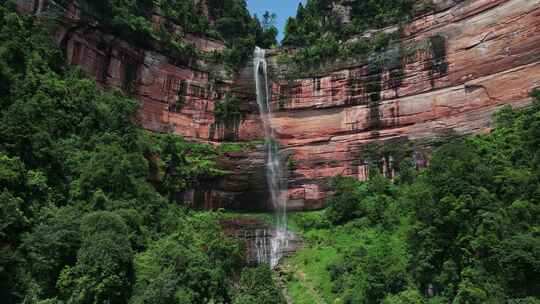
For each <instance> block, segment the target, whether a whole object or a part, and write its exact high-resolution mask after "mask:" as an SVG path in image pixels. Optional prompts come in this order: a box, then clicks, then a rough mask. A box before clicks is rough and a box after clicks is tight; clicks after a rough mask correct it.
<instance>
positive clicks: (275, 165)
mask: <svg viewBox="0 0 540 304" xmlns="http://www.w3.org/2000/svg"><path fill="white" fill-rule="evenodd" d="M253 66H254V76H255V85H256V89H257V104H258V106H259V113H260V116H261V120H262V122H263V125H264V133H265V138H266V154H267V159H266V180H267V183H268V188H269V189H270V198H271V200H272V207H273V209H274V213H275V220H276V223H275V225H276V226H275V230H274V233H273V235H272V239H271V252H270V258H269V260H270V261H269V263H270V266H271V267H272V268H273V267H274V266H276V265H277V263H278V262H279V260H280V258H281V257H282V256H283V253H284V251H285V250H286V248H287V247H288V245H289V244H288V243H289V235H288V231H287V197H286V192H285V191H284V189H285V187H283V174H282V170H281V162H280V158H279V151H278V143H277V141H276V137H275V133H274V129H273V128H272V125H271V124H272V107H271V106H270V95H269V91H268V75H267V63H266V52H265V51H264V50H263V49H261V48H259V47H256V48H255V52H254V54H253Z"/></svg>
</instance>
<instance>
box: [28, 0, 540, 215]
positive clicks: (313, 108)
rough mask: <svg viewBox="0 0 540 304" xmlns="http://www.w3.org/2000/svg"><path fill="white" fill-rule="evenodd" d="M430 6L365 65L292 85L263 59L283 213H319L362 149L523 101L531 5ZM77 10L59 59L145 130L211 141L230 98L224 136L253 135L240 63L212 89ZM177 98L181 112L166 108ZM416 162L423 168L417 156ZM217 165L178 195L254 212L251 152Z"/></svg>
mask: <svg viewBox="0 0 540 304" xmlns="http://www.w3.org/2000/svg"><path fill="white" fill-rule="evenodd" d="M19 2H20V8H21V9H22V10H25V11H29V12H39V11H41V10H43V9H44V7H46V4H47V2H49V1H44V0H41V1H19ZM435 2H436V3H437V6H438V10H437V12H436V13H433V14H428V15H425V16H422V17H419V18H417V19H416V20H414V21H413V22H411V23H410V24H408V25H407V26H405V28H404V30H403V34H402V41H401V44H400V46H401V47H400V48H397V49H396V48H393V49H392V50H390V51H388V52H387V53H386V54H383V55H384V56H383V58H385V60H383V63H382V64H381V65H379V66H377V67H376V68H375V69H374V68H373V65H372V64H371V63H369V62H366V61H362V60H358V61H354V60H352V61H351V62H341V63H336V64H334V65H329V66H326V67H325V68H324V69H322V70H321V72H320V73H316V74H315V75H310V77H304V78H297V79H292V80H291V79H286V78H285V77H284V73H285V72H286V71H287V67H284V66H280V64H279V63H278V62H277V60H276V57H277V56H271V58H269V61H270V62H271V65H272V71H273V73H272V74H273V75H272V78H273V79H274V81H273V82H272V85H271V91H272V103H273V107H274V109H275V111H276V113H275V114H274V120H273V122H272V123H273V126H274V128H275V129H276V133H277V134H278V139H279V141H280V144H281V146H282V153H283V154H284V155H287V156H288V157H289V158H290V159H292V160H294V161H293V162H292V163H294V166H288V170H289V172H288V179H289V206H290V208H292V209H315V208H320V207H321V206H322V205H323V202H324V198H325V196H326V191H325V189H324V186H323V185H324V181H325V179H326V178H328V177H331V176H334V175H337V174H342V175H347V176H353V177H356V178H359V179H365V178H366V177H367V165H366V156H365V148H366V146H367V145H368V144H369V143H373V142H383V143H384V142H387V143H389V142H392V141H394V140H397V139H403V138H406V139H410V140H415V141H418V142H426V141H428V140H430V139H433V138H435V137H440V136H443V135H444V134H447V133H448V132H449V131H452V132H454V133H456V134H459V135H461V134H470V133H479V132H486V131H489V126H490V121H491V115H492V114H493V113H494V112H495V111H496V110H497V109H499V108H500V107H501V106H502V105H505V104H511V105H514V106H523V105H526V104H528V103H529V102H530V99H529V97H528V94H529V93H530V92H531V91H532V90H533V89H534V88H538V87H540V0H469V1H457V0H437V1H435ZM81 14H83V12H81V11H80V9H79V8H78V7H77V6H76V5H74V4H73V3H72V4H71V5H70V6H69V8H68V10H67V12H66V18H65V20H64V22H63V25H62V27H61V29H60V30H59V31H58V32H57V34H56V38H57V41H58V42H59V43H60V44H61V46H62V47H63V49H64V51H65V53H66V57H67V59H68V61H69V63H71V64H74V65H78V66H80V67H81V68H82V69H83V70H84V71H86V72H87V73H88V74H89V75H92V76H93V77H95V78H96V80H97V81H98V82H100V83H101V84H102V85H103V86H104V87H109V88H118V89H121V90H123V91H125V92H127V93H129V94H131V95H132V96H133V97H135V98H137V99H139V100H140V101H141V103H142V110H141V117H142V122H143V124H144V126H145V127H147V128H148V129H151V130H155V131H172V132H174V133H176V134H179V135H182V136H184V137H186V138H188V139H193V140H198V141H213V142H216V143H217V142H219V141H221V140H223V138H224V136H225V135H226V133H227V132H228V131H230V130H227V128H223V126H222V125H220V124H216V122H215V119H214V115H213V109H214V103H215V102H216V101H217V100H220V99H222V98H223V96H224V93H225V92H226V91H228V90H233V91H235V92H237V93H238V94H241V95H242V96H243V97H244V98H245V99H246V100H249V104H248V105H246V109H247V110H248V113H247V115H246V117H245V119H244V120H243V121H242V122H239V124H238V125H236V126H234V131H235V132H234V133H235V134H234V135H235V136H234V137H236V139H238V140H244V141H245V140H252V139H261V138H262V137H263V135H262V134H263V132H262V130H261V125H260V122H259V117H258V114H257V113H256V111H255V110H254V109H256V106H255V98H254V95H253V90H254V85H253V80H252V79H251V78H252V76H251V68H250V67H249V66H248V67H246V68H245V69H243V70H242V71H241V72H240V73H238V74H236V75H234V76H233V77H226V76H224V77H219V78H218V79H220V81H218V82H215V81H212V79H216V78H215V77H214V75H215V74H218V75H221V74H223V69H222V67H219V66H212V65H209V64H208V63H205V62H196V63H190V64H182V63H179V62H176V61H175V60H172V59H170V58H167V57H166V56H163V55H162V54H159V52H155V51H147V50H141V49H137V48H134V47H133V46H131V45H129V44H127V43H126V42H123V41H120V40H118V39H117V38H116V37H112V36H110V35H105V34H104V33H101V32H100V31H99V30H97V29H95V28H92V27H89V26H88V25H83V24H81V22H80V21H81ZM158 19H159V18H158V17H156V20H158ZM157 22H158V21H157ZM390 30H391V29H390ZM184 38H185V39H186V40H187V41H188V42H191V43H194V44H195V45H197V47H198V48H199V49H201V50H206V51H209V50H213V49H222V48H224V45H223V43H221V42H219V41H214V40H208V39H205V38H202V37H193V36H190V35H186V36H185V37H184ZM278 53H279V51H277V52H275V54H278ZM179 98H183V99H184V100H185V102H184V106H183V107H181V108H175V106H174V104H175V102H176V101H178V100H179ZM229 129H230V128H229ZM418 152H421V151H418ZM415 155H417V157H415V160H416V161H417V163H418V165H419V166H422V165H423V163H424V162H425V160H424V158H423V157H422V153H416V154H415ZM223 163H224V165H225V166H227V168H229V169H230V170H231V171H232V172H234V174H233V175H232V176H231V177H229V178H227V179H225V180H222V181H220V182H218V183H217V184H216V185H215V186H214V188H213V189H209V190H207V191H206V192H204V193H192V194H189V195H188V196H190V197H191V200H192V201H198V203H197V205H200V206H201V207H205V208H215V207H219V206H226V207H233V208H238V207H240V208H242V207H245V206H248V207H253V209H255V207H256V206H258V205H259V204H258V202H257V201H261V200H264V197H265V196H266V195H267V193H266V192H267V191H266V189H265V182H264V174H263V171H264V154H263V153H262V146H261V145H259V146H258V147H256V148H254V149H252V150H251V151H250V152H245V153H240V154H238V155H229V156H228V157H224V159H223ZM381 168H384V169H383V171H384V173H386V174H388V175H391V174H392V172H393V168H392V158H391V156H390V157H388V158H385V159H383V160H382V161H381ZM196 198H198V199H196Z"/></svg>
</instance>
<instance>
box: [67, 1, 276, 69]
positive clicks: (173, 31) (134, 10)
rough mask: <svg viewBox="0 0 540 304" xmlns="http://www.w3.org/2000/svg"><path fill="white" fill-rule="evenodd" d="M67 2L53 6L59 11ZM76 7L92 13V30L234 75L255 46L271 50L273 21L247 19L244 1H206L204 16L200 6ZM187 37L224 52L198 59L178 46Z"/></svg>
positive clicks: (267, 16)
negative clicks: (214, 43) (156, 19)
mask: <svg viewBox="0 0 540 304" xmlns="http://www.w3.org/2000/svg"><path fill="white" fill-rule="evenodd" d="M67 2H68V1H65V0H64V1H59V3H60V5H63V7H65V6H67ZM80 4H81V5H82V6H83V9H84V10H85V11H87V12H92V17H93V18H95V20H96V21H97V22H98V25H97V26H99V28H100V29H101V30H102V31H104V32H105V33H107V32H109V33H112V34H114V35H116V36H117V37H121V38H123V39H125V40H126V41H129V42H130V43H131V44H134V45H137V46H140V47H144V48H149V49H151V48H157V49H158V50H160V51H162V52H163V53H165V54H167V55H169V56H171V57H172V58H177V59H180V60H183V61H185V62H190V61H191V62H192V61H194V59H197V58H205V59H207V60H211V61H215V62H219V63H224V64H226V65H227V66H228V67H229V68H231V69H234V68H236V67H238V66H239V65H241V64H243V63H244V62H245V61H246V60H247V58H248V56H249V55H250V54H251V52H252V50H253V48H254V47H255V45H258V46H261V47H264V48H270V47H272V46H275V45H276V44H277V41H276V36H277V29H276V27H275V26H274V23H273V16H272V15H271V14H269V13H267V14H264V15H263V16H261V18H262V19H259V18H258V17H257V16H251V14H250V13H249V11H248V9H247V7H246V3H245V1H244V0H209V1H208V11H207V12H205V11H204V9H203V6H202V4H201V1H172V0H164V1H151V0H144V1H119V0H115V1H103V0H101V1H86V0H84V1H80ZM154 14H158V15H159V16H161V17H163V20H164V22H161V23H160V24H159V26H158V27H157V28H156V26H154V24H153V21H152V17H153V15H154ZM210 21H212V22H210ZM89 23H92V22H89ZM187 33H189V34H195V35H198V36H204V37H208V38H213V39H217V40H220V41H224V42H226V45H227V49H226V50H225V51H224V52H223V53H217V52H216V53H213V54H209V55H208V54H203V53H201V52H200V51H199V50H198V49H197V48H196V47H195V46H194V45H192V44H189V43H185V42H184V41H183V39H182V38H183V35H185V34H187Z"/></svg>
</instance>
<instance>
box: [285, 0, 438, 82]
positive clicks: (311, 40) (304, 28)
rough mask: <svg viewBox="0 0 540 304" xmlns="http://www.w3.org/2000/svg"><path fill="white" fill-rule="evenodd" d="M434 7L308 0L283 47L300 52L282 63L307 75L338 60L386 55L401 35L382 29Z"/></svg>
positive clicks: (412, 0)
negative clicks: (372, 31) (292, 48)
mask: <svg viewBox="0 0 540 304" xmlns="http://www.w3.org/2000/svg"><path fill="white" fill-rule="evenodd" d="M432 5H433V2H432V0H423V1H417V0H389V1H376V0H368V1H366V0H354V1H331V0H309V1H307V3H306V5H305V6H304V5H302V4H299V6H298V11H297V15H296V17H295V18H292V17H291V18H289V19H288V20H287V24H286V27H285V38H284V39H283V42H282V43H283V45H284V46H289V47H294V48H298V49H297V50H295V53H294V54H293V55H292V56H284V57H283V58H282V60H283V61H284V62H286V63H288V64H293V65H294V66H295V67H296V69H297V70H299V72H306V71H309V70H314V69H315V70H316V69H317V68H319V67H320V66H321V64H324V63H326V62H331V61H334V60H337V59H341V60H347V59H350V58H355V57H360V58H362V57H366V56H368V55H372V54H374V53H380V52H383V51H385V50H387V49H388V48H390V46H391V45H392V44H395V43H397V42H399V35H400V33H399V30H398V29H396V30H390V31H380V29H382V28H384V27H387V26H394V25H398V24H401V23H403V22H406V21H408V20H410V19H411V18H412V17H413V16H415V15H417V14H419V13H421V12H424V11H427V10H429V9H430V8H431V7H432ZM367 30H379V31H378V32H377V33H369V34H366V31H367Z"/></svg>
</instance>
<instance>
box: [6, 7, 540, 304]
mask: <svg viewBox="0 0 540 304" xmlns="http://www.w3.org/2000/svg"><path fill="white" fill-rule="evenodd" d="M4 2H5V1H0V3H2V4H1V5H0V126H1V128H0V299H1V301H2V303H6V304H11V303H41V304H61V303H120V304H121V303H132V304H139V303H141V304H142V303H182V304H184V303H201V304H202V303H234V304H261V303H262V304H281V303H284V302H285V298H284V296H283V295H282V290H280V286H278V283H277V282H276V279H275V277H276V274H275V273H274V272H273V271H272V270H271V269H270V268H269V267H268V266H267V265H260V266H258V267H248V266H247V265H245V259H244V256H243V255H244V254H245V250H244V244H243V243H242V242H241V241H239V240H237V239H236V238H233V237H232V236H230V235H227V234H225V232H224V231H223V230H222V228H221V226H220V225H219V220H220V219H221V218H223V217H224V216H225V215H224V212H223V211H216V212H209V211H208V212H198V211H194V210H191V209H190V208H189V206H186V205H185V204H184V203H183V202H182V200H181V194H182V193H183V192H184V191H185V190H187V189H190V188H193V187H196V186H197V185H199V184H203V183H207V182H209V181H211V180H213V179H215V178H218V177H221V176H225V175H227V174H229V173H230V172H227V171H225V170H223V169H222V168H220V167H219V165H218V162H217V158H218V156H219V154H220V153H221V152H220V150H219V148H216V147H214V146H211V145H208V144H201V143H193V142H188V141H186V140H184V139H182V138H181V137H178V136H175V135H171V134H159V133H152V132H149V131H147V130H144V129H143V128H142V126H141V124H140V121H139V119H138V110H139V103H138V102H137V101H135V100H133V99H130V98H129V97H126V96H125V95H122V94H121V93H120V92H116V91H106V90H103V89H102V88H99V87H98V86H97V85H96V83H95V82H94V80H91V79H89V78H87V77H86V76H85V75H84V74H83V72H81V71H80V70H78V69H77V68H76V67H67V66H66V65H65V62H64V58H63V57H62V52H61V51H60V49H59V48H58V47H57V46H56V45H55V43H54V42H53V40H52V38H51V35H50V32H49V31H48V29H49V27H48V26H46V24H45V23H46V22H47V20H43V19H35V18H32V17H29V16H22V15H19V14H17V13H15V11H14V10H13V8H12V7H11V6H10V5H9V4H6V3H4ZM59 2H61V1H59ZM208 2H209V15H210V17H211V20H213V21H212V22H209V21H208V19H207V18H206V17H203V16H202V15H201V14H200V8H199V7H197V5H195V4H194V2H191V1H172V0H171V1H169V0H164V1H150V0H147V1H119V0H115V1H91V2H88V3H87V4H88V5H89V6H90V8H91V10H93V11H94V12H95V14H96V17H97V18H98V19H99V22H100V24H101V25H102V26H103V28H104V29H105V30H107V31H110V32H112V33H115V34H117V35H120V36H122V38H123V39H126V40H127V41H130V42H131V43H134V44H140V45H141V46H144V47H147V48H160V49H162V50H165V51H167V52H170V53H169V54H170V55H172V56H184V57H191V56H194V57H197V56H205V55H204V54H200V53H199V52H198V51H197V50H196V49H195V48H194V47H193V46H190V45H185V44H184V43H183V42H182V40H181V37H175V36H174V35H172V34H171V31H170V30H169V29H168V28H167V26H172V25H171V24H172V23H174V24H178V25H180V26H181V27H182V28H183V30H184V31H185V32H186V33H194V34H200V35H205V36H207V37H212V38H215V39H220V40H223V41H225V42H226V43H227V46H228V48H227V50H226V51H225V52H224V53H223V54H213V56H214V58H213V60H220V61H223V62H225V63H226V64H229V65H230V66H232V67H234V66H237V65H239V64H241V63H242V62H244V61H245V60H246V59H247V58H248V56H249V54H250V53H251V52H252V50H253V47H254V46H255V45H259V46H262V47H266V48H269V47H271V46H273V45H275V44H276V40H275V39H276V34H277V32H276V29H275V27H274V26H273V25H272V20H271V19H272V16H271V15H270V14H268V15H266V16H264V17H263V20H259V19H257V18H256V17H252V16H251V15H250V14H249V12H248V10H247V8H246V4H245V2H244V1H242V0H225V1H224V0H210V1H208ZM331 2H332V1H325V0H309V1H308V2H307V4H306V6H305V7H304V6H302V5H301V6H300V7H299V9H298V14H297V16H296V18H292V19H290V20H289V22H288V23H287V28H286V33H285V39H284V41H283V44H284V45H286V46H291V47H298V46H302V47H304V49H303V50H301V51H300V52H299V53H298V54H297V55H295V56H297V57H295V58H294V59H293V60H296V62H297V63H301V62H305V61H308V60H312V61H313V62H316V61H320V60H321V58H323V59H324V58H327V57H325V56H328V58H330V57H332V56H336V54H338V55H339V56H341V55H343V56H349V55H351V54H356V55H358V54H365V53H366V52H367V53H369V52H378V51H381V50H383V49H384V48H385V47H386V46H387V45H388V44H389V43H390V42H391V41H392V39H395V38H396V37H395V36H384V35H382V36H379V37H375V38H376V39H380V40H376V41H377V43H373V44H369V45H365V46H364V44H365V43H366V41H364V40H360V41H358V42H357V44H352V45H351V48H352V49H351V48H348V47H347V49H345V48H343V46H342V45H343V44H342V42H343V41H344V40H347V39H349V38H351V37H353V36H355V35H357V34H359V33H361V32H362V31H364V30H366V29H369V28H374V27H375V28H380V27H384V26H388V25H392V24H395V23H399V22H403V21H406V20H409V19H410V18H412V17H413V16H414V15H415V14H418V13H421V12H422V11H425V10H429V9H430V7H431V6H430V1H424V2H422V1H409V0H392V1H376V0H354V1H351V2H352V7H353V10H352V15H351V16H352V21H351V23H348V25H347V26H346V27H344V26H341V23H340V20H339V19H336V18H335V17H336V16H334V15H332V14H331V12H332V10H331V9H329V5H330V4H331ZM154 11H160V12H161V14H163V15H164V16H166V17H167V19H168V20H170V21H171V24H168V23H167V24H164V25H163V28H161V29H158V30H156V29H155V28H154V27H152V26H151V25H150V15H149V12H154ZM320 33H327V34H325V35H320ZM328 45H330V47H327V46H328ZM355 47H356V48H357V49H356V50H357V51H354V48H355ZM335 48H338V49H339V51H338V52H337V53H336V52H335V50H336V49H335ZM355 52H356V53H355ZM325 54H326V55H325ZM340 54H341V55H340ZM317 56H319V57H317ZM321 56H322V57H321ZM314 58H315V59H314ZM332 58H334V57H332ZM532 97H533V103H532V105H530V106H528V107H525V108H522V109H512V108H511V107H505V108H503V109H502V110H500V111H499V112H498V113H497V114H496V116H495V118H494V126H493V130H492V131H491V133H490V134H485V135H478V136H471V137H467V138H458V139H453V140H448V142H446V143H444V144H442V145H440V146H439V147H437V148H436V149H435V151H434V152H433V154H432V155H431V157H430V161H429V165H428V166H427V168H425V169H422V170H417V168H416V167H415V166H414V163H413V161H412V159H411V149H410V143H405V144H403V145H401V146H392V147H391V148H392V149H393V150H392V153H393V155H396V153H397V154H400V155H401V156H402V157H401V158H400V159H398V160H397V161H398V163H399V168H398V169H399V170H398V175H397V176H396V177H395V178H394V179H393V180H390V179H387V178H385V177H383V176H382V175H381V174H380V172H379V171H380V170H379V168H378V167H377V166H376V165H377V163H376V161H374V162H371V163H372V164H373V165H374V166H373V168H371V170H370V178H369V180H368V181H365V182H360V181H357V180H355V179H351V178H346V177H336V178H334V179H332V180H331V181H330V183H329V187H331V188H332V190H333V195H332V196H330V197H329V198H328V199H327V201H326V205H327V208H326V209H324V210H322V211H317V212H299V213H295V214H292V215H291V216H290V219H289V221H290V225H291V227H292V228H291V229H293V230H294V231H295V232H296V233H298V234H299V235H300V236H301V237H302V239H303V240H304V242H305V244H304V248H302V249H300V250H299V251H298V252H297V253H296V254H294V255H293V256H292V257H289V258H287V259H286V260H284V261H283V265H280V268H281V269H284V270H283V273H282V274H280V275H281V276H282V278H281V280H282V282H281V283H283V284H284V285H285V286H284V287H285V289H286V293H287V294H288V295H289V296H290V297H291V298H292V299H293V300H294V303H345V304H371V303H383V304H443V303H444V304H446V303H456V304H476V303H478V304H480V303H494V304H496V303H509V304H539V303H540V300H539V297H540V92H538V91H537V92H532ZM218 110H219V111H217V114H218V115H224V114H220V113H221V112H220V111H225V110H224V109H218ZM400 149H401V150H400ZM398 150H400V151H398ZM373 151H374V152H373V153H375V154H376V156H377V157H375V158H374V159H380V156H382V155H384V154H385V153H389V152H388V151H387V150H385V148H384V147H382V148H381V147H373ZM381 154H382V155H381ZM308 279H309V280H308Z"/></svg>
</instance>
